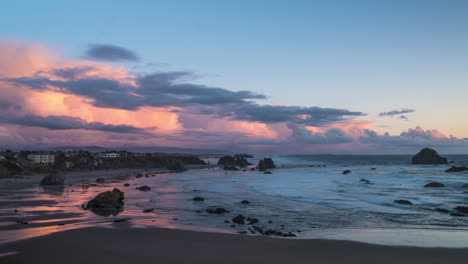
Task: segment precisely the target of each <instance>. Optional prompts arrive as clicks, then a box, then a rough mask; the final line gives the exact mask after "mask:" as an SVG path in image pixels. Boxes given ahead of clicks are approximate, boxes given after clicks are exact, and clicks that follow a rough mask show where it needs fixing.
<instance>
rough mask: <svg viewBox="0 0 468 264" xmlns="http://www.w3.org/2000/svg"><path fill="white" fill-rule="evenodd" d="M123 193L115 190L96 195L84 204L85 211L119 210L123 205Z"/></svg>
mask: <svg viewBox="0 0 468 264" xmlns="http://www.w3.org/2000/svg"><path fill="white" fill-rule="evenodd" d="M123 200H124V193H123V192H121V191H120V190H119V189H117V188H115V189H114V190H112V191H107V192H103V193H100V194H98V195H97V196H96V197H95V198H94V199H92V200H91V201H89V202H88V203H87V204H86V207H85V209H121V208H122V207H123V205H124V202H123Z"/></svg>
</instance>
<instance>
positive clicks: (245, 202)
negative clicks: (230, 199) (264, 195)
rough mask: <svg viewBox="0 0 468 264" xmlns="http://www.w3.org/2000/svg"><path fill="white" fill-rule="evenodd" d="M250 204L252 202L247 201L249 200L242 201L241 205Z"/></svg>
mask: <svg viewBox="0 0 468 264" xmlns="http://www.w3.org/2000/svg"><path fill="white" fill-rule="evenodd" d="M249 203H250V202H249V201H247V200H242V201H241V204H249Z"/></svg>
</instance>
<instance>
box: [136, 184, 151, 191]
mask: <svg viewBox="0 0 468 264" xmlns="http://www.w3.org/2000/svg"><path fill="white" fill-rule="evenodd" d="M137 190H139V191H149V190H151V188H150V187H149V186H148V185H143V186H141V187H137Z"/></svg>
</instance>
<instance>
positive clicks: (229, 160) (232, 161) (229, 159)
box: [218, 154, 252, 170]
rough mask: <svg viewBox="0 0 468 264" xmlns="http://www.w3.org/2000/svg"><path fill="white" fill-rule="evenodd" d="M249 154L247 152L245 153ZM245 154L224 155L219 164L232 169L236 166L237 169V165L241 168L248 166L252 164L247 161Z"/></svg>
mask: <svg viewBox="0 0 468 264" xmlns="http://www.w3.org/2000/svg"><path fill="white" fill-rule="evenodd" d="M245 155H247V154H245ZM245 157H246V156H244V154H237V155H234V157H233V156H223V157H221V158H220V159H219V161H218V165H222V166H224V168H225V169H231V170H234V168H235V169H236V170H237V168H236V166H239V167H241V168H244V167H247V166H249V165H252V164H251V163H249V162H248V161H247V159H246V158H245Z"/></svg>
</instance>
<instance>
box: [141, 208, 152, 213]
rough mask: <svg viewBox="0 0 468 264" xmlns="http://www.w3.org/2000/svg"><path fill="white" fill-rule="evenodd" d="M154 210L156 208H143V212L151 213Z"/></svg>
mask: <svg viewBox="0 0 468 264" xmlns="http://www.w3.org/2000/svg"><path fill="white" fill-rule="evenodd" d="M153 211H154V208H151V209H145V210H143V213H151V212H153Z"/></svg>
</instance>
